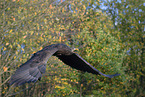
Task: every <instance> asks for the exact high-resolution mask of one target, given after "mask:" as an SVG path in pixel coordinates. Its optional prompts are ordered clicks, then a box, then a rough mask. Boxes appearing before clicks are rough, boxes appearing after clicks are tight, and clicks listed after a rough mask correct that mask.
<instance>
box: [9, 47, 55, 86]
mask: <svg viewBox="0 0 145 97" xmlns="http://www.w3.org/2000/svg"><path fill="white" fill-rule="evenodd" d="M45 49H46V48H45ZM56 51H57V49H55V48H54V49H50V50H48V49H47V50H41V51H38V52H37V53H35V54H34V55H33V56H32V57H31V58H30V59H29V60H28V61H27V62H26V63H24V64H22V65H21V66H20V68H18V69H17V70H16V72H15V74H14V75H12V77H11V79H10V80H9V83H10V85H12V84H14V85H15V86H18V85H22V84H24V83H30V82H36V81H37V80H38V79H39V78H40V77H41V76H42V74H43V73H45V71H46V63H47V60H48V58H49V57H51V56H52V55H53V54H54V53H55V52H56Z"/></svg>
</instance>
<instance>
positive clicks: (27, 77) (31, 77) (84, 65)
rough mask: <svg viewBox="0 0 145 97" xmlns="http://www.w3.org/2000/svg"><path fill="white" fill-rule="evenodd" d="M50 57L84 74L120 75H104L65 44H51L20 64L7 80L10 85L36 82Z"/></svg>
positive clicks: (43, 71)
mask: <svg viewBox="0 0 145 97" xmlns="http://www.w3.org/2000/svg"><path fill="white" fill-rule="evenodd" d="M51 56H56V57H58V58H59V59H60V60H61V61H62V62H64V63H65V64H67V65H69V66H71V67H72V68H75V69H77V70H81V71H84V72H89V73H92V74H96V75H97V74H101V75H103V76H105V77H109V78H112V77H114V76H118V75H120V74H114V75H105V74H103V73H101V72H100V71H98V70H97V69H96V68H94V67H93V66H92V65H90V64H89V63H88V62H87V61H85V60H84V59H83V58H82V57H80V56H79V55H78V54H76V53H74V52H72V50H71V48H70V47H68V46H67V45H65V44H52V45H49V46H46V47H44V48H43V49H42V50H40V51H38V52H36V53H34V54H33V56H32V57H31V58H30V59H29V60H28V61H27V62H26V63H24V64H22V65H21V66H20V67H19V68H18V69H17V70H16V72H15V74H14V75H12V77H11V79H10V80H9V83H10V85H11V84H14V85H15V86H18V85H22V84H24V83H29V82H36V81H37V80H38V79H39V78H41V77H42V74H43V73H45V71H46V64H47V61H48V59H49V58H50V57H51Z"/></svg>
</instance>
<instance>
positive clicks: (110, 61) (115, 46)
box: [0, 0, 145, 97]
mask: <svg viewBox="0 0 145 97" xmlns="http://www.w3.org/2000/svg"><path fill="white" fill-rule="evenodd" d="M144 7H145V2H144V0H138V1H132V0H121V1H118V0H109V1H106V0H56V1H55V0H3V1H2V0H1V1H0V9H1V10H0V28H1V29H0V58H1V59H0V97H5V96H16V97H20V96H21V97H29V96H33V97H41V96H42V97H43V96H44V97H62V96H67V97H81V96H82V97H89V96H94V97H102V96H111V97H122V96H123V97H124V96H129V97H132V96H138V97H142V96H145V86H144V84H145V76H144V74H145V66H144V65H145V63H144V60H145V58H144V50H145V48H144V47H145V40H144V39H145V33H144V31H145V28H144V24H145V20H144V17H145V15H144V13H145V8H144ZM54 43H65V44H67V45H69V46H70V47H72V48H74V47H75V48H78V49H79V50H78V51H76V53H78V54H79V55H81V56H82V57H83V58H84V59H85V60H87V61H88V62H89V63H90V64H91V65H93V66H94V67H95V68H97V69H98V70H99V71H101V72H103V73H105V74H114V73H116V72H118V73H120V74H121V75H120V76H118V77H115V78H112V79H109V78H105V77H103V76H100V75H98V76H96V75H93V74H90V73H84V72H80V71H77V70H75V69H72V68H70V67H69V66H67V65H65V64H63V63H62V62H61V61H59V60H58V59H57V58H55V57H52V58H50V59H49V61H48V64H47V69H46V73H45V74H44V75H43V77H42V79H41V81H37V82H36V83H30V84H25V85H22V86H19V87H12V86H9V85H8V80H9V79H10V76H11V75H12V74H13V73H14V71H15V70H16V69H17V68H18V67H19V66H20V65H21V64H22V63H24V62H26V61H27V60H28V59H29V58H30V57H31V56H32V54H33V53H35V52H37V51H38V50H40V49H42V48H43V47H44V46H47V45H50V44H54Z"/></svg>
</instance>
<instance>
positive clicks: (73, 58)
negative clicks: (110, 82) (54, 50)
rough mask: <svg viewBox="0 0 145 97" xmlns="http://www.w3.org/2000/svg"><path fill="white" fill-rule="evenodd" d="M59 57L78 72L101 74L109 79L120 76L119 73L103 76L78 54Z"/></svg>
mask: <svg viewBox="0 0 145 97" xmlns="http://www.w3.org/2000/svg"><path fill="white" fill-rule="evenodd" d="M57 57H58V58H59V59H60V60H62V61H63V62H64V63H65V64H67V65H69V66H71V67H72V68H75V69H77V70H81V71H84V72H89V73H93V74H101V75H103V76H105V77H109V78H112V77H114V76H118V75H120V74H117V73H116V74H114V75H106V74H103V73H101V72H100V71H98V70H97V69H96V68H94V67H93V66H92V65H90V64H89V63H88V62H87V61H85V60H84V59H83V58H82V57H81V56H79V55H78V54H76V53H73V54H71V55H59V56H57Z"/></svg>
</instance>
